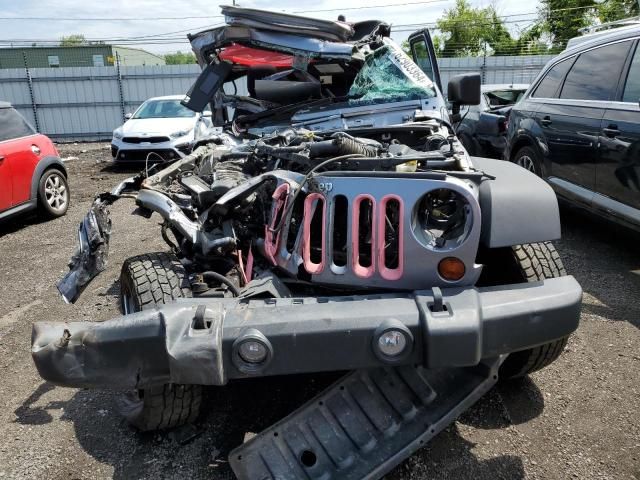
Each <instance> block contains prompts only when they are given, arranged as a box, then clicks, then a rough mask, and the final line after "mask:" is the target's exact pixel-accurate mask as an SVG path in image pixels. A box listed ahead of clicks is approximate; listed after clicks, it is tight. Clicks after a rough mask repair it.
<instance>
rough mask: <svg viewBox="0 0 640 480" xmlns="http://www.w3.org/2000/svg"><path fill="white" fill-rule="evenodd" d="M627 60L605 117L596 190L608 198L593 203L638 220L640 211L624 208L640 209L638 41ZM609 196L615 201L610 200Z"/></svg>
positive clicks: (639, 219)
mask: <svg viewBox="0 0 640 480" xmlns="http://www.w3.org/2000/svg"><path fill="white" fill-rule="evenodd" d="M627 63H628V67H627V69H626V70H627V72H626V75H622V80H621V82H620V88H619V91H618V96H617V98H616V101H614V102H611V103H610V105H609V107H608V108H607V109H606V111H605V114H604V118H603V119H602V130H601V134H600V158H599V161H598V166H597V168H596V191H597V192H598V193H599V194H601V195H602V196H604V197H606V198H597V201H594V204H595V205H594V206H596V207H600V208H604V209H605V210H607V211H609V212H610V213H613V214H614V215H616V214H617V215H622V216H628V215H631V216H632V217H634V218H635V222H640V212H638V211H635V212H633V211H629V210H628V209H627V208H625V207H632V208H634V209H640V48H639V47H638V43H637V42H636V45H635V47H634V52H633V53H632V55H630V57H629V61H628V62H627ZM597 197H600V196H597ZM608 199H612V200H614V201H615V202H607V200H608ZM617 202H619V203H620V204H622V205H618V204H617ZM628 220H632V221H634V220H633V219H628Z"/></svg>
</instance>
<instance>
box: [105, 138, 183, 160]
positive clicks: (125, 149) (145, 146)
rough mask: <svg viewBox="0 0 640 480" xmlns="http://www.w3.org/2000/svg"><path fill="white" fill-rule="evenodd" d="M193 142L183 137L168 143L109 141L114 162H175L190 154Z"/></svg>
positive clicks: (115, 139) (114, 139)
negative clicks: (147, 160)
mask: <svg viewBox="0 0 640 480" xmlns="http://www.w3.org/2000/svg"><path fill="white" fill-rule="evenodd" d="M194 144H195V141H194V140H193V139H185V138H184V137H182V138H178V139H176V140H172V141H169V142H157V143H152V142H141V143H128V142H124V141H122V140H119V139H117V138H113V139H112V140H111V156H112V157H113V161H114V162H133V161H145V160H146V159H147V156H148V157H149V161H150V162H158V161H168V160H176V159H179V158H184V157H185V156H187V155H189V154H190V153H191V150H192V149H193V145H194Z"/></svg>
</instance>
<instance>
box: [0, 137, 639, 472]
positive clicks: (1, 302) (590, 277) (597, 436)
mask: <svg viewBox="0 0 640 480" xmlns="http://www.w3.org/2000/svg"><path fill="white" fill-rule="evenodd" d="M60 153H61V156H62V157H63V158H65V157H76V158H70V159H68V160H67V166H68V168H69V173H70V186H71V191H72V206H71V208H70V209H69V212H68V214H67V215H66V216H65V217H63V218H60V219H57V220H53V221H49V222H40V221H39V220H38V219H37V218H35V217H33V216H31V217H26V218H20V219H15V220H11V221H10V222H8V223H4V224H1V225H0V258H1V261H0V285H1V287H0V405H2V406H3V408H1V409H0V478H50V479H95V478H116V479H138V478H141V479H142V478H149V479H152V478H153V479H155V478H168V479H174V478H175V479H184V478H188V479H204V478H207V479H227V478H233V476H232V473H231V470H230V468H229V467H228V464H227V463H226V455H227V453H228V452H229V450H230V449H231V448H233V447H234V446H236V445H238V444H240V443H241V442H242V441H243V438H245V435H246V434H247V433H249V432H259V431H260V430H261V429H263V428H265V427H266V426H268V425H270V424H271V423H273V422H274V421H275V420H277V419H279V418H281V417H283V416H285V415H286V414H287V413H289V412H290V411H292V410H293V409H294V408H296V407H297V406H298V405H299V404H300V403H301V402H303V401H304V400H305V399H307V398H309V397H310V396H311V395H313V394H314V392H316V391H318V390H319V389H320V388H322V387H323V385H326V384H327V383H328V382H330V381H332V380H333V377H332V376H331V375H322V376H304V377H288V378H279V379H269V380H259V381H243V382H238V383H235V384H233V385H231V386H229V387H226V388H223V389H220V388H219V389H211V390H209V391H207V407H208V408H207V409H206V412H205V413H204V414H203V415H202V417H201V418H200V420H199V421H198V422H197V424H196V425H195V426H193V427H186V428H182V429H178V430H176V431H173V432H168V433H161V434H157V433H156V434H141V433H138V432H136V431H135V430H133V429H132V428H130V427H129V426H128V425H127V424H126V423H125V422H124V421H123V420H122V419H121V418H120V417H119V416H118V415H117V413H116V411H115V409H114V398H115V395H116V394H114V393H110V392H100V391H85V390H76V389H65V388H56V387H54V386H52V385H50V384H48V383H46V382H43V381H42V380H41V379H40V377H39V376H38V374H37V373H36V370H35V368H34V366H33V363H32V361H31V356H30V352H29V346H30V333H31V324H32V322H34V321H41V320H46V321H60V320H68V321H74V320H91V321H99V320H105V319H108V318H110V317H112V316H115V315H118V314H119V310H118V303H117V292H118V283H117V278H118V274H119V268H120V266H121V264H122V262H123V260H124V259H125V257H128V256H131V255H135V254H139V253H143V252H150V251H157V250H165V247H164V244H163V242H162V240H161V239H160V235H159V227H158V225H157V224H158V217H155V216H154V217H152V218H151V219H150V220H144V219H142V218H141V217H137V216H132V215H131V211H132V210H133V204H132V203H131V202H129V201H123V202H121V203H119V204H116V205H115V206H114V207H112V209H111V211H112V218H113V222H114V232H113V237H112V238H113V240H112V245H111V256H110V266H109V268H108V270H107V271H106V272H104V273H103V274H102V275H101V276H99V277H98V278H97V279H96V280H95V281H94V282H93V283H92V284H91V285H90V286H89V287H88V288H87V290H86V291H85V293H84V294H83V296H82V297H81V298H80V300H79V301H78V303H77V304H76V305H65V304H64V302H63V301H62V300H61V299H60V297H59V296H58V295H57V294H56V290H55V287H54V283H55V282H56V280H57V279H58V278H59V277H60V276H61V275H62V274H63V273H64V272H65V271H66V263H67V261H68V259H69V257H70V255H71V253H72V252H73V248H74V244H75V238H76V229H77V224H78V222H79V221H80V220H81V218H82V216H83V215H84V214H85V212H86V211H87V209H88V207H89V205H90V203H91V201H92V199H93V196H94V194H95V193H97V192H100V191H104V190H107V189H110V188H111V187H112V186H114V185H115V184H116V183H117V182H118V181H119V180H121V179H123V178H125V177H127V176H130V175H131V173H132V171H129V172H127V171H119V170H115V171H114V170H113V169H112V168H110V166H109V163H108V162H107V160H108V159H109V158H110V154H109V150H108V144H78V145H64V146H60ZM562 213H563V239H562V241H560V242H558V243H557V246H558V248H559V250H560V253H561V255H562V257H563V260H564V262H565V265H566V267H567V270H568V271H569V273H571V274H573V275H574V276H576V277H577V279H578V280H579V281H580V283H581V284H582V286H583V288H584V292H585V295H584V306H583V314H582V321H581V325H580V328H579V330H578V331H577V333H576V334H574V335H573V336H572V337H571V340H570V341H569V345H568V348H567V350H566V351H565V353H564V354H563V355H562V357H561V358H560V359H559V360H558V361H557V362H556V363H554V364H553V365H552V366H551V367H549V368H548V369H546V370H543V371H541V372H538V373H536V374H534V375H532V376H531V378H527V379H524V380H521V381H518V382H515V383H510V384H505V385H499V386H498V387H496V388H495V389H494V390H492V391H491V392H490V393H489V394H487V395H486V396H485V397H484V398H483V399H482V400H480V401H479V402H478V403H477V404H476V405H475V406H474V407H473V408H471V409H470V410H469V411H468V412H466V413H465V414H464V415H463V416H462V418H461V419H460V420H459V421H458V422H456V423H455V424H453V425H452V426H451V427H450V428H448V429H447V430H446V431H444V432H442V433H441V434H440V435H438V436H437V437H436V438H435V439H434V440H433V441H432V442H430V443H429V444H428V446H427V447H425V448H423V449H422V450H420V451H419V452H418V453H417V454H416V455H414V456H413V457H411V458H410V459H409V460H407V461H406V462H404V463H403V464H402V465H400V466H398V467H397V468H396V469H395V470H394V471H393V472H392V473H390V474H389V475H388V476H387V478H389V479H393V480H400V479H422V478H429V479H496V478H500V479H520V478H530V479H556V478H558V479H567V478H568V479H571V478H580V479H591V478H597V479H635V480H640V415H639V414H638V412H639V411H640V252H639V251H638V245H639V243H638V240H639V237H638V236H637V235H634V234H631V233H630V232H627V231H625V230H622V229H618V228H613V227H612V226H611V225H609V224H607V223H604V222H601V221H597V220H594V219H593V218H591V217H589V216H586V215H584V214H582V213H579V212H576V211H573V210H566V209H564V210H563V212H562Z"/></svg>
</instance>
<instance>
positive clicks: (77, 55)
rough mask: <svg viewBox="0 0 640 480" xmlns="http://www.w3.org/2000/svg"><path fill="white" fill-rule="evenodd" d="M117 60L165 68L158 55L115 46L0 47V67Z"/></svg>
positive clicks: (89, 64)
mask: <svg viewBox="0 0 640 480" xmlns="http://www.w3.org/2000/svg"><path fill="white" fill-rule="evenodd" d="M116 59H118V60H119V61H120V65H122V66H125V65H126V66H137V65H165V61H164V58H162V57H160V56H158V55H154V54H153V53H149V52H147V51H145V50H140V49H137V48H129V47H119V46H117V45H81V46H77V47H38V46H34V47H15V48H0V68H24V67H25V66H28V67H29V68H63V67H106V66H112V65H115V62H116Z"/></svg>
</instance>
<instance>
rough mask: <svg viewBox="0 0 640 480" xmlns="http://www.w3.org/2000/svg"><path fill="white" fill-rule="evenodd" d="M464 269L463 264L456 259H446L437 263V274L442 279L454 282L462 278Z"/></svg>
mask: <svg viewBox="0 0 640 480" xmlns="http://www.w3.org/2000/svg"><path fill="white" fill-rule="evenodd" d="M465 271H466V269H465V266H464V262H463V261H462V260H460V259H459V258H456V257H447V258H443V259H442V260H440V263H438V273H439V274H440V276H441V277H442V278H444V279H445V280H448V281H450V282H455V281H458V280H460V279H461V278H462V277H464V273H465Z"/></svg>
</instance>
